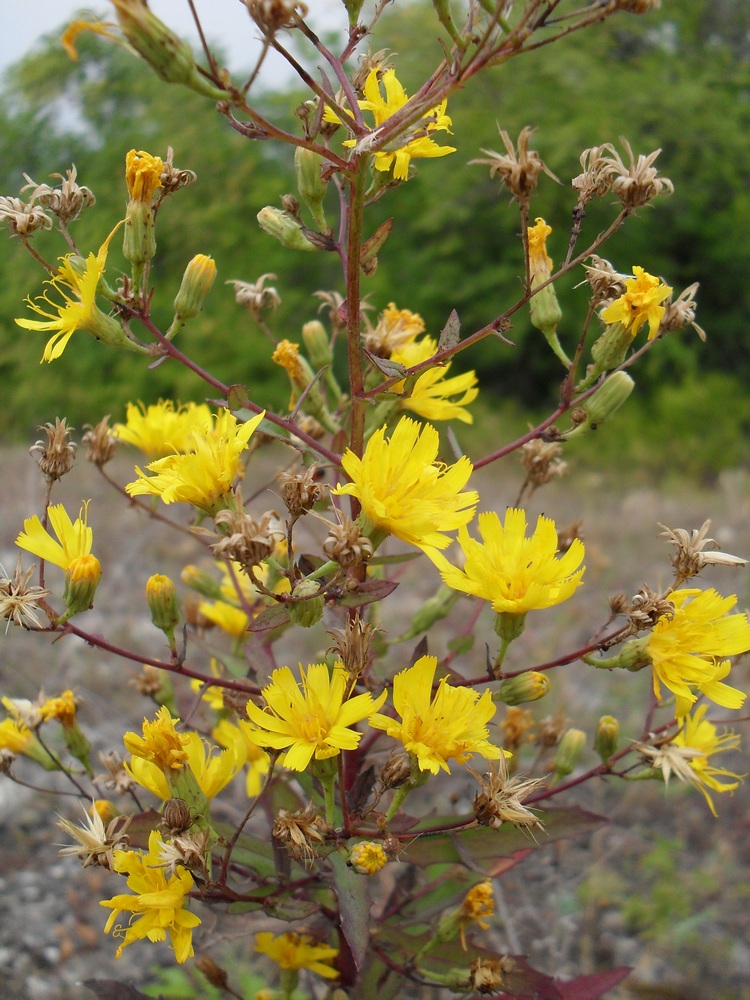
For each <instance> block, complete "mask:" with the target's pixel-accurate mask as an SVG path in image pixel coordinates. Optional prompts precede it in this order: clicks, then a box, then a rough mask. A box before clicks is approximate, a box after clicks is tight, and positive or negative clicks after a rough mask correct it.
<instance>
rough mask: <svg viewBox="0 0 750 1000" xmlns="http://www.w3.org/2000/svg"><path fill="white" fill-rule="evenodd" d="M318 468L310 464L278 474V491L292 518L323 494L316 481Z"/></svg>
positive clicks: (296, 516)
mask: <svg viewBox="0 0 750 1000" xmlns="http://www.w3.org/2000/svg"><path fill="white" fill-rule="evenodd" d="M319 478H320V470H319V469H318V467H317V466H316V465H311V466H310V467H309V468H307V469H304V470H303V471H302V472H285V473H282V475H281V476H279V488H280V489H279V492H280V493H281V498H282V500H283V501H284V503H285V504H286V506H287V510H288V511H289V513H290V514H291V515H292V517H294V518H298V517H300V516H301V515H302V514H306V513H307V512H308V510H311V509H312V508H313V507H314V506H315V504H316V503H317V502H318V500H320V498H321V496H322V495H323V487H322V486H321V485H320V483H319V482H318V479H319Z"/></svg>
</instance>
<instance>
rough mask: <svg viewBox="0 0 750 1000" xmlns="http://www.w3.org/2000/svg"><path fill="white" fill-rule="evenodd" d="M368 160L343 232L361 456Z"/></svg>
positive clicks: (353, 184) (353, 187)
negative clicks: (362, 285) (363, 256)
mask: <svg viewBox="0 0 750 1000" xmlns="http://www.w3.org/2000/svg"><path fill="white" fill-rule="evenodd" d="M368 162H369V157H368V156H360V158H359V163H358V164H357V170H356V173H355V174H354V176H353V177H352V179H351V180H350V181H349V206H348V219H347V232H346V254H345V258H344V271H345V275H346V338H347V350H348V359H349V390H350V392H351V398H352V426H351V436H350V438H349V447H350V448H351V450H352V451H353V452H354V454H355V455H358V456H361V455H362V449H363V447H364V436H365V405H366V403H365V401H364V400H363V399H362V393H363V392H364V388H365V381H364V380H365V376H364V368H363V365H362V344H361V339H360V308H359V306H360V299H361V292H360V280H361V270H360V266H359V255H360V251H361V249H362V225H363V215H364V203H365V182H366V179H367V167H368Z"/></svg>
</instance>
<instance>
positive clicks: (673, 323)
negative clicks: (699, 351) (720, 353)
mask: <svg viewBox="0 0 750 1000" xmlns="http://www.w3.org/2000/svg"><path fill="white" fill-rule="evenodd" d="M697 291H698V282H697V281H695V282H693V284H692V285H688V287H687V288H686V289H685V290H684V291H682V292H680V294H679V295H678V296H677V298H676V299H673V298H672V296H671V295H670V296H669V298H668V299H667V300H666V301H665V302H664V308H665V310H666V311H665V313H664V315H663V316H662V320H661V323H660V329H661V330H662V331H663V332H665V333H666V332H667V331H668V330H681V329H682V328H683V326H692V328H693V329H694V330H695V332H696V333H697V334H698V336H699V337H700V338H701V340H702V341H704V342H705V340H706V331H705V330H704V329H703V328H702V327H700V326H698V324H697V323H696V322H695V293H696V292H697Z"/></svg>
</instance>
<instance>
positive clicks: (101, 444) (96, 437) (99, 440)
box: [83, 414, 118, 469]
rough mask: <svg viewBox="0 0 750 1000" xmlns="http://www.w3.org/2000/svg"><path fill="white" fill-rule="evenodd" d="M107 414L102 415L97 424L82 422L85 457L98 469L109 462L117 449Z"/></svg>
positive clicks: (116, 442)
mask: <svg viewBox="0 0 750 1000" xmlns="http://www.w3.org/2000/svg"><path fill="white" fill-rule="evenodd" d="M109 419H110V417H109V414H107V416H106V417H102V419H101V420H100V421H99V423H98V424H93V425H92V424H84V425H83V426H84V430H85V431H86V433H85V434H84V435H83V443H84V444H85V445H86V458H87V460H88V461H89V462H93V463H94V465H98V466H99V468H100V469H102V468H104V466H105V465H106V464H107V462H109V461H110V460H111V459H112V457H113V455H114V453H115V451H116V450H117V444H118V441H117V438H116V437H115V435H114V433H113V431H112V428H111V427H110V426H109Z"/></svg>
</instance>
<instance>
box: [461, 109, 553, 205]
mask: <svg viewBox="0 0 750 1000" xmlns="http://www.w3.org/2000/svg"><path fill="white" fill-rule="evenodd" d="M499 131H500V138H501V139H502V140H503V145H504V146H505V153H497V152H495V150H494V149H483V150H482V152H483V153H485V154H486V155H487V156H488V157H489V159H488V160H469V163H470V164H471V163H483V164H487V165H488V166H489V168H490V177H495V176H496V175H497V176H498V177H499V178H500V180H501V181H502V182H503V184H504V185H505V186H506V188H507V189H508V190H509V191H510V193H511V194H512V195H513V197H514V198H515V200H516V201H517V202H518V203H519V205H525V206H527V207H528V204H529V202H530V201H531V195H532V194H533V193H534V191H535V190H536V186H537V184H538V183H539V174H540V173H542V172H544V173H545V174H547V176H548V177H551V178H552V180H553V181H557V180H558V179H557V177H555V175H554V174H553V173H552V171H551V170H550V169H549V168H548V167H547V166H546V165H545V164H544V163H543V162H542V158H541V157H540V156H539V153H537V151H536V150H535V149H529V140H530V139H531V136H532V135H533V134H534V129H533V128H531V127H530V126H529V125H527V126H526V127H525V128H522V129H521V132H520V134H519V136H518V151H516V149H515V148H514V147H513V143H512V142H511V138H510V136H509V135H508V133H507V132H505V131H504V130H503V129H500V130H499ZM558 183H559V181H558Z"/></svg>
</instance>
